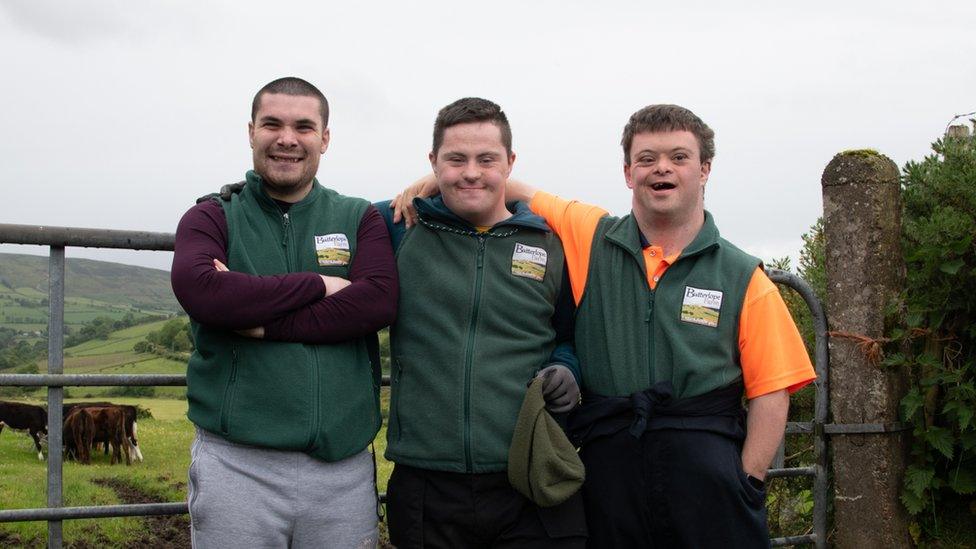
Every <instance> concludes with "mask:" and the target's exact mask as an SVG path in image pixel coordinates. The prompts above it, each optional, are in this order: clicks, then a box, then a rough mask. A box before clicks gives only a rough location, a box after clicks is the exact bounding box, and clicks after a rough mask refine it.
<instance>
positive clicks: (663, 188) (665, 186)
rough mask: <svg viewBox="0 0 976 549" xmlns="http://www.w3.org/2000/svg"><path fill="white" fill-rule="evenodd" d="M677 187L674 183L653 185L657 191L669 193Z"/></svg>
mask: <svg viewBox="0 0 976 549" xmlns="http://www.w3.org/2000/svg"><path fill="white" fill-rule="evenodd" d="M674 187H675V185H674V183H668V182H662V183H651V188H652V189H654V190H655V191H667V190H670V189H673V188H674Z"/></svg>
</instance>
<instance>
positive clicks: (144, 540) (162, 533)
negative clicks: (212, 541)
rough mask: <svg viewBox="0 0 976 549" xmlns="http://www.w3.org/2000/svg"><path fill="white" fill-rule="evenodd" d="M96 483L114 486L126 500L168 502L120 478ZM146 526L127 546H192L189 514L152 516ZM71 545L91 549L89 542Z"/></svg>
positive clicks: (164, 548) (176, 548) (165, 548)
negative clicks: (87, 543)
mask: <svg viewBox="0 0 976 549" xmlns="http://www.w3.org/2000/svg"><path fill="white" fill-rule="evenodd" d="M92 482H94V483H95V484H98V485H99V486H106V487H108V488H111V489H112V490H113V491H114V492H115V493H116V495H118V497H119V499H120V500H121V501H122V503H165V501H164V500H163V499H161V498H159V497H157V496H155V495H152V494H147V493H145V492H143V491H141V490H139V489H138V488H136V487H134V486H132V485H131V484H127V483H126V482H125V481H123V480H120V479H117V478H101V479H95V480H93V481H92ZM142 520H143V522H144V523H145V525H146V528H145V530H144V532H143V534H142V535H141V536H140V537H138V538H135V539H132V540H129V541H128V542H127V543H126V544H125V545H124V546H123V547H132V548H140V549H141V548H143V547H154V548H156V547H158V548H161V549H183V548H189V547H190V518H189V516H188V515H169V516H165V515H162V516H159V515H157V516H148V517H142ZM70 547H78V548H79V549H81V548H87V547H88V546H87V545H78V546H75V545H71V546H70Z"/></svg>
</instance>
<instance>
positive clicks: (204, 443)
mask: <svg viewBox="0 0 976 549" xmlns="http://www.w3.org/2000/svg"><path fill="white" fill-rule="evenodd" d="M189 477H190V482H189V507H190V523H191V530H190V536H191V539H192V543H193V546H194V547H197V548H204V549H209V548H217V547H230V548H233V549H244V548H252V547H254V548H257V547H269V548H270V547H275V548H278V547H295V548H303V547H329V548H332V547H335V548H338V549H343V548H347V547H348V548H366V547H369V548H373V547H376V544H377V541H378V532H377V517H376V493H375V491H374V487H373V460H372V458H371V456H370V455H369V452H368V451H367V450H364V451H362V452H360V453H358V454H356V455H354V456H352V457H349V458H346V459H344V460H342V461H337V462H333V463H327V462H324V461H320V460H317V459H315V458H313V457H311V456H309V455H307V454H304V453H302V452H285V451H281V450H271V449H267V448H256V447H253V446H244V445H241V444H235V443H233V442H229V441H227V440H225V439H223V438H221V437H219V436H217V435H214V434H213V433H209V432H207V431H204V430H202V429H199V428H198V429H197V431H196V438H195V439H194V440H193V445H192V446H191V447H190V473H189Z"/></svg>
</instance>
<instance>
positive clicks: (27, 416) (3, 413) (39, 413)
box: [0, 401, 47, 461]
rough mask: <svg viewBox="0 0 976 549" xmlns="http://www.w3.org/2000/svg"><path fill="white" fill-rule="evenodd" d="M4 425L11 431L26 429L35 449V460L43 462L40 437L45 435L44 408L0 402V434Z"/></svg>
mask: <svg viewBox="0 0 976 549" xmlns="http://www.w3.org/2000/svg"><path fill="white" fill-rule="evenodd" d="M4 425H6V426H7V427H10V428H11V429H19V430H24V429H26V430H27V431H28V432H29V433H30V436H31V438H33V439H34V446H36V447H37V459H39V460H41V461H43V460H44V454H43V453H42V452H41V437H40V435H41V434H42V433H43V434H44V435H47V411H46V410H45V409H44V408H41V407H40V406H34V405H33V404H21V403H19V402H6V401H0V432H3V426H4Z"/></svg>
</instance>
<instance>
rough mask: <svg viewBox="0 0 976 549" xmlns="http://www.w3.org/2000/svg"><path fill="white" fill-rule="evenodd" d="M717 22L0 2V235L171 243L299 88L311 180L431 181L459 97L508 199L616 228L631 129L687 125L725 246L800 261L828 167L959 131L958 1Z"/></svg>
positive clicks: (962, 98)
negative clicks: (257, 99)
mask: <svg viewBox="0 0 976 549" xmlns="http://www.w3.org/2000/svg"><path fill="white" fill-rule="evenodd" d="M729 4H732V3H726V5H723V6H720V7H713V6H711V5H710V3H705V2H691V1H685V2H676V3H667V4H666V5H662V3H660V2H648V1H646V0H645V1H641V2H615V1H610V0H604V1H602V2H575V1H569V0H560V1H550V0H544V1H537V2H530V1H523V2H508V1H498V2H492V1H490V0H485V1H482V2H479V3H476V4H471V3H465V2H458V1H455V2H416V3H407V2H395V3H394V2H355V1H351V0H350V1H344V2H322V1H317V2H285V1H279V2H275V3H274V4H273V5H274V7H273V8H271V7H269V6H271V5H272V3H270V2H264V1H262V2H252V1H233V2H231V1H209V2H200V1H197V0H194V1H189V0H181V1H170V2H163V1H160V0H144V1H140V2H129V1H124V0H88V1H86V2H57V1H53V0H3V1H2V2H0V51H2V52H3V55H2V56H0V127H2V128H3V131H2V132H0V159H2V162H3V172H2V175H0V189H2V195H0V196H2V198H0V223H21V224H30V225H56V226H72V227H100V228H112V229H141V230H151V231H166V232H172V231H173V230H175V227H176V223H177V221H178V220H179V218H180V216H181V215H182V214H183V212H184V211H185V210H186V209H187V208H188V207H190V206H191V205H192V204H193V203H194V199H195V198H196V197H198V196H201V195H203V194H205V193H207V192H211V191H215V190H216V189H217V188H218V187H220V185H222V184H223V183H227V182H233V181H237V180H239V179H241V178H242V176H243V174H244V172H245V170H247V169H248V168H249V167H250V163H251V153H250V149H249V147H248V145H247V136H246V129H247V128H246V125H247V121H248V117H249V108H250V101H251V98H252V96H253V94H254V92H255V91H257V89H258V88H260V87H261V86H262V85H263V84H265V83H266V82H268V81H270V80H272V79H274V78H277V77H280V76H286V75H295V76H301V77H303V78H305V79H307V80H310V81H311V82H312V83H314V84H316V85H318V86H319V87H320V88H321V89H322V90H323V91H324V92H325V94H326V96H328V97H329V100H330V102H331V105H332V119H331V123H330V126H331V130H332V143H331V145H330V148H329V151H328V152H327V153H326V155H325V158H324V159H323V161H322V164H321V168H320V171H319V180H320V181H321V182H322V183H323V184H325V185H326V186H329V187H332V188H335V189H337V190H338V191H340V192H342V193H344V194H350V195H357V196H363V197H365V198H368V199H371V200H380V199H385V198H390V197H391V196H392V195H393V194H395V193H396V192H397V191H398V190H399V189H400V188H402V187H403V186H404V185H405V184H407V183H409V182H410V181H412V180H414V179H415V178H416V177H418V176H420V175H422V174H423V173H425V172H426V171H427V170H429V164H428V163H427V152H428V150H429V149H430V133H431V126H432V124H433V120H434V116H435V115H436V113H437V110H438V109H439V108H440V107H442V106H444V105H445V104H447V103H449V102H451V101H453V100H455V99H458V98H460V97H464V96H471V95H476V96H482V97H486V98H489V99H492V100H494V101H496V102H497V103H499V104H500V105H501V106H502V107H503V108H504V109H505V111H506V112H507V113H508V116H509V119H510V121H511V123H512V127H513V133H514V148H515V151H516V153H517V155H518V159H517V161H516V163H515V170H514V173H513V175H514V176H515V177H519V178H521V179H524V180H527V181H529V182H532V183H535V184H537V185H539V186H541V187H543V188H545V189H547V190H551V191H554V192H556V193H558V194H561V195H563V196H567V197H574V198H579V199H581V200H584V201H588V202H592V203H596V204H599V205H601V206H603V207H605V208H607V209H609V210H611V211H612V212H613V213H616V214H624V213H627V211H629V208H630V201H629V194H628V191H627V189H626V187H625V186H624V180H623V175H622V168H621V164H622V153H621V150H620V147H619V140H620V133H621V130H622V128H623V125H624V124H625V123H626V121H627V118H628V117H629V116H630V114H631V113H632V112H633V111H635V110H637V109H638V108H640V107H642V106H644V105H647V104H651V103H678V104H680V105H683V106H686V107H689V108H691V109H692V110H694V111H695V112H696V113H697V114H698V115H699V116H701V117H702V118H703V119H704V120H705V121H706V122H707V123H708V124H710V125H711V126H712V127H713V128H714V129H715V131H716V133H717V137H716V146H717V155H716V159H715V163H714V166H713V170H712V175H711V178H710V181H709V187H708V193H707V194H706V199H705V202H706V208H708V209H709V210H710V211H712V213H713V214H714V215H715V218H716V221H717V223H718V225H719V228H720V230H721V231H722V233H723V235H724V236H725V237H726V238H728V239H730V240H732V241H733V242H735V243H737V244H738V245H739V246H741V247H743V248H745V249H746V250H748V251H750V252H752V253H754V254H756V255H759V256H760V257H763V258H765V259H770V258H773V257H780V256H783V255H792V256H794V257H795V256H796V254H797V251H798V249H799V247H800V244H801V241H800V235H801V234H802V233H803V232H805V231H806V230H807V229H808V227H809V226H810V225H811V224H812V223H813V222H814V221H815V220H816V218H817V217H818V216H819V215H820V211H821V197H820V176H821V173H822V171H823V168H824V167H825V166H826V164H827V162H829V161H830V159H831V158H832V157H833V155H834V154H835V153H837V152H839V151H842V150H845V149H851V148H874V149H877V150H879V151H881V152H883V153H884V154H887V155H888V156H889V157H891V158H892V159H893V160H894V161H895V162H896V163H897V164H898V165H899V167H901V166H903V165H904V163H905V162H906V161H907V160H910V159H920V158H921V157H923V156H924V155H925V154H927V153H928V152H929V144H930V143H931V142H932V141H933V140H935V139H936V138H938V137H939V136H940V135H941V134H942V132H943V130H944V128H945V126H946V123H947V122H948V121H949V119H950V118H952V116H953V115H955V114H959V113H964V112H969V111H973V110H976V38H974V33H973V25H974V21H976V2H972V1H971V0H967V1H951V2H929V3H923V2H910V3H909V2H834V1H821V2H815V3H811V2H804V3H802V4H801V3H799V2H772V1H770V2H750V3H742V2H737V3H735V5H734V6H733V5H729ZM0 251H3V252H16V253H44V254H46V253H47V252H46V248H35V247H26V246H12V245H2V246H0ZM68 255H69V257H93V258H96V259H104V260H113V261H121V262H126V263H134V264H140V265H146V266H152V267H160V268H168V267H169V263H170V261H171V256H170V254H165V253H159V252H120V251H88V250H81V249H77V248H74V249H69V250H68Z"/></svg>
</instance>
